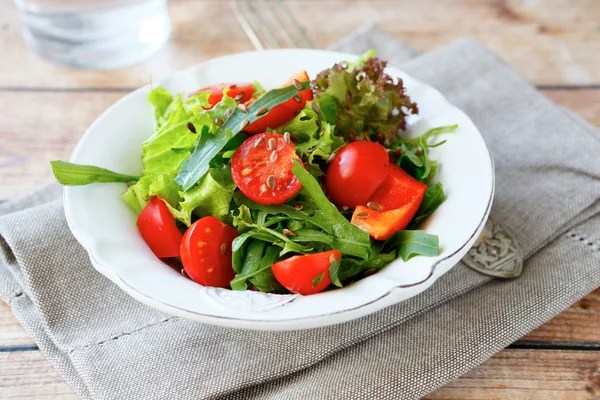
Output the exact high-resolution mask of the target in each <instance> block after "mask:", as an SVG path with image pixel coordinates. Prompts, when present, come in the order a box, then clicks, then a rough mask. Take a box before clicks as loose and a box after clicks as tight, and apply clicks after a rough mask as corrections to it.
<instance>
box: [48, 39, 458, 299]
mask: <svg viewBox="0 0 600 400" xmlns="http://www.w3.org/2000/svg"><path fill="white" fill-rule="evenodd" d="M385 67H386V62H385V61H382V60H380V59H378V58H376V57H375V51H374V50H371V51H368V52H367V53H365V54H363V55H362V56H361V57H360V58H358V59H357V60H356V61H355V62H342V63H339V64H335V65H333V66H332V67H331V68H329V69H326V70H324V71H322V72H321V73H319V74H318V75H317V76H316V77H315V79H314V80H313V81H312V82H310V81H308V80H304V79H308V77H307V75H306V74H305V73H304V75H303V78H302V79H300V77H301V76H302V75H301V74H297V75H294V77H296V78H295V79H291V80H290V81H289V82H292V83H293V84H289V83H288V85H289V86H286V87H282V88H278V89H274V90H270V91H265V89H264V88H263V87H262V86H261V84H260V83H259V82H254V83H253V84H252V88H253V89H254V91H253V94H252V99H251V100H250V101H249V102H247V103H246V105H242V104H238V101H242V100H240V98H241V97H240V95H238V97H236V98H235V99H234V98H231V97H229V96H228V95H227V92H226V91H225V92H223V93H224V95H223V96H222V99H221V97H219V99H216V100H215V99H214V96H213V97H211V93H212V92H211V90H210V89H209V90H204V91H201V92H197V93H195V94H193V95H191V96H190V97H189V98H185V97H184V96H181V95H174V94H172V93H170V92H169V91H167V90H166V89H164V88H163V87H156V88H154V89H152V90H150V92H149V93H148V103H149V107H150V111H151V115H152V120H153V125H154V130H153V133H152V135H149V138H148V139H147V140H146V141H145V142H144V143H143V144H142V148H141V161H142V163H143V166H144V168H143V171H142V172H141V173H140V174H139V176H131V175H124V174H119V173H116V172H112V171H110V170H107V169H104V168H99V167H95V166H88V165H77V164H71V163H68V162H63V161H52V162H51V165H52V170H53V172H54V175H55V177H56V179H57V180H58V181H59V182H60V183H62V184H64V185H86V184H90V183H97V182H123V183H127V184H128V188H127V191H125V193H123V194H122V198H123V200H124V201H125V202H126V203H127V204H128V205H129V207H130V208H131V209H132V210H133V211H134V212H135V213H136V214H140V213H141V212H142V210H144V208H145V207H146V206H147V205H148V203H149V202H150V204H152V203H156V202H157V200H156V199H155V198H156V197H158V198H159V199H160V200H162V202H160V203H163V202H164V204H165V206H166V208H165V207H164V206H163V212H164V214H166V215H169V212H170V214H171V215H172V216H173V218H174V219H175V220H177V227H176V228H174V230H175V231H176V232H177V234H179V231H181V232H182V233H183V232H184V230H185V229H187V227H189V226H191V225H192V224H194V223H195V222H196V221H197V220H199V219H204V217H208V216H211V217H214V218H217V219H218V220H220V221H221V222H219V221H215V220H214V219H213V220H212V222H214V223H215V224H217V225H219V224H220V225H221V226H225V225H223V224H226V225H229V226H228V227H227V229H229V230H231V232H232V234H231V236H230V237H229V239H228V240H229V241H228V242H218V243H217V244H218V245H219V246H221V247H218V248H217V249H220V251H221V253H219V256H224V255H225V254H229V253H227V252H228V251H229V250H230V251H231V269H233V271H228V272H230V273H231V275H226V276H225V278H224V280H225V281H228V280H229V279H230V277H231V276H233V279H231V281H230V287H231V289H232V290H258V291H261V292H268V293H288V289H286V288H285V287H284V286H282V284H280V283H279V282H278V281H277V279H276V278H275V276H274V273H273V268H272V266H273V264H276V263H278V262H280V261H283V260H288V259H289V258H290V257H294V256H300V257H295V258H294V259H293V260H290V261H291V262H294V261H295V260H297V259H301V258H302V257H301V256H302V255H305V254H315V253H321V252H325V251H331V250H338V251H339V252H340V253H341V256H340V257H339V259H337V260H336V259H335V257H334V255H333V254H332V255H330V256H329V264H328V269H327V270H325V272H320V273H316V272H315V273H314V274H315V275H313V274H312V273H311V274H310V276H309V280H308V283H307V284H309V285H310V286H312V288H314V287H315V286H317V285H324V284H323V279H326V277H327V275H326V274H327V273H328V274H329V278H330V279H331V285H329V289H333V288H336V287H337V288H341V287H343V286H345V285H348V284H351V283H352V282H354V281H356V280H359V279H362V278H363V277H365V276H368V275H370V274H372V273H374V272H376V271H377V270H380V269H381V268H383V267H385V266H386V265H388V264H389V263H391V262H392V261H394V260H395V259H397V258H402V260H404V261H408V260H409V259H411V258H412V257H415V256H417V255H421V256H428V257H435V256H437V255H438V253H439V238H438V237H437V236H435V235H432V234H429V233H427V232H425V231H423V230H418V229H419V226H421V225H422V224H423V222H425V221H426V220H427V218H429V217H430V216H431V215H432V214H433V213H434V212H435V211H436V210H437V209H438V208H439V207H440V205H441V204H442V203H443V202H444V200H445V198H446V196H445V193H444V188H443V185H442V183H439V182H438V183H435V182H434V178H435V175H436V171H437V167H438V164H437V161H436V160H432V159H431V158H430V156H429V149H431V148H433V147H437V146H440V145H443V144H444V143H445V140H439V141H434V140H433V139H434V138H435V137H436V136H438V135H440V134H444V133H451V132H454V131H456V130H457V128H458V127H457V126H456V125H453V126H442V127H438V128H434V129H430V130H429V131H427V132H426V133H425V134H423V135H421V136H419V137H415V138H404V137H403V136H402V132H401V131H402V130H403V129H405V127H406V117H407V116H409V115H410V114H414V113H418V108H417V105H416V104H415V103H414V102H412V101H411V99H410V98H409V97H408V96H407V95H406V93H405V89H404V86H403V82H402V80H401V79H393V78H392V77H391V76H389V75H388V74H386V73H385V71H384V70H385ZM298 79H300V80H302V82H299V81H298ZM219 87H220V86H216V88H219ZM228 87H230V88H233V87H234V86H233V85H231V86H228ZM247 87H250V86H247ZM211 89H212V90H214V89H215V87H213V88H211ZM307 90H310V91H312V95H310V96H308V97H307V96H305V95H306V94H307V93H310V92H307ZM313 95H314V98H313V97H312V96H313ZM242 96H243V95H242ZM248 98H249V97H248ZM211 99H212V100H211ZM292 99H293V101H292ZM310 99H312V100H310ZM290 107H292V109H291V112H290V113H289V114H286V116H285V118H281V119H280V122H279V123H277V124H273V125H272V126H277V127H278V128H277V129H276V130H275V132H276V133H279V134H283V139H284V140H283V142H285V143H286V146H289V145H290V143H293V146H294V150H295V152H296V155H297V156H298V158H299V160H298V159H293V158H292V159H293V161H291V164H292V166H291V172H289V169H288V170H287V172H288V173H289V176H290V179H293V180H294V183H295V184H296V185H297V183H298V182H299V183H300V184H301V185H302V189H301V190H300V191H299V192H297V193H291V194H290V196H293V197H289V198H287V201H286V200H285V199H283V200H281V204H260V203H257V202H256V201H253V200H250V199H249V198H248V197H246V195H244V194H243V193H242V191H241V190H240V188H238V187H237V186H236V183H234V179H236V181H235V182H237V184H238V185H240V186H242V184H240V181H238V180H237V175H235V174H234V176H233V177H232V168H233V170H234V171H242V172H243V171H251V170H252V169H251V168H250V167H249V164H245V165H244V167H241V168H239V169H237V170H236V169H235V168H236V159H237V160H239V159H240V156H239V154H240V153H241V152H238V153H237V154H238V156H237V157H236V151H237V150H238V148H239V147H240V146H241V145H242V144H243V143H244V142H245V141H246V139H248V138H249V133H247V132H244V128H245V127H246V126H247V125H248V124H251V123H253V122H255V121H257V120H258V119H259V118H263V117H264V116H266V115H270V114H273V113H276V112H275V111H273V110H274V109H276V108H277V109H279V110H282V109H284V108H290ZM293 107H295V108H293ZM284 121H287V122H285V123H283V122H284ZM282 123H283V124H282ZM265 126H271V125H266V124H265ZM248 130H250V129H248ZM284 133H285V134H284ZM271 135H272V136H273V134H272V133H271ZM255 139H256V137H255ZM271 140H274V141H276V143H275V146H276V145H277V141H279V140H280V139H279V136H276V135H274V137H272V138H271V139H269V141H271ZM355 140H370V141H376V142H378V143H380V144H382V145H384V146H385V147H386V149H387V151H388V154H389V155H390V162H392V163H395V164H397V165H398V166H399V167H401V168H402V169H403V170H404V171H406V172H407V173H408V174H409V175H410V176H411V177H412V178H414V179H416V180H418V181H420V182H422V183H424V184H426V185H427V189H426V190H425V194H424V197H423V200H422V202H421V204H420V206H419V208H418V211H417V212H416V215H415V216H414V217H413V219H412V220H411V222H410V224H408V226H407V227H406V230H402V231H397V232H395V233H394V234H393V235H392V232H393V230H392V231H390V232H389V233H388V235H387V236H385V237H389V235H392V236H391V237H389V239H387V240H385V241H383V240H380V241H376V240H372V239H371V237H370V235H369V233H368V232H365V231H363V230H361V229H359V228H357V227H356V226H355V225H353V224H352V223H351V222H350V217H351V215H352V209H348V208H347V207H345V208H344V207H341V209H338V207H337V206H336V205H334V204H333V203H332V202H331V201H330V200H329V195H328V194H327V193H326V192H327V190H326V189H324V188H325V187H326V185H325V175H326V174H327V169H328V163H330V162H332V160H333V162H335V161H336V160H337V159H339V157H341V156H338V157H337V158H336V155H338V154H341V153H339V151H340V149H341V148H342V147H343V146H345V145H346V144H348V143H349V142H352V141H355ZM247 143H248V142H247ZM259 145H261V146H267V147H266V148H267V150H268V152H266V153H264V154H266V157H264V158H259V164H260V163H262V165H264V164H265V161H263V160H267V162H271V163H275V162H276V161H277V159H278V157H279V158H280V159H281V158H283V157H282V156H281V154H283V153H281V152H280V153H277V151H274V149H275V147H269V146H271V144H269V143H264V144H260V143H259V144H256V145H255V146H254V148H255V149H256V148H257V147H259ZM284 147H285V146H284ZM288 149H290V148H289V147H288ZM280 150H281V148H279V149H278V151H280ZM272 151H273V152H272ZM342 151H343V150H342ZM271 152H272V153H271ZM290 153H291V154H292V155H294V153H293V151H292V150H291V149H290V151H289V153H288V154H290ZM248 154H252V153H248ZM383 155H385V152H383ZM294 157H295V155H294ZM249 158H250V157H249ZM242 160H243V161H242V162H245V161H246V159H243V158H242ZM254 165H256V164H252V168H254ZM242 168H248V169H247V170H246V169H244V170H242ZM286 168H289V166H288V167H286ZM384 172H385V170H384ZM248 173H250V172H248ZM292 174H293V175H292ZM331 176H332V175H330V177H331ZM273 178H275V176H273V175H269V176H268V177H267V174H265V176H261V177H260V179H261V180H259V181H258V185H260V184H261V183H262V186H258V185H257V187H261V188H262V187H264V190H265V191H266V190H267V188H270V189H271V190H274V189H273V188H274V186H275V185H274V184H271V183H272V182H275V181H274V180H273ZM384 178H385V176H384V177H383V178H382V179H384ZM407 179H410V178H407ZM296 180H297V182H296ZM410 181H411V182H413V183H414V180H412V179H410ZM278 182H280V181H278ZM267 185H271V186H267ZM420 188H421V192H420V193H422V190H424V189H425V186H423V185H420ZM261 190H263V189H261ZM392 192H393V191H392ZM244 193H247V194H248V192H244ZM393 193H396V192H393ZM273 194H276V193H273ZM248 196H250V197H251V198H253V199H255V200H257V201H259V200H260V199H261V198H258V199H257V198H256V197H253V196H252V193H251V192H250V194H248ZM151 200H152V201H151ZM272 202H275V201H272ZM266 203H269V202H266ZM368 204H369V203H367V205H368ZM365 206H366V205H365ZM414 207H415V208H416V207H417V206H416V205H415V206H414ZM379 209H380V210H381V207H380V208H379ZM167 210H168V211H167ZM386 211H387V210H386ZM144 212H145V211H144ZM412 212H413V213H414V208H413V209H412ZM411 215H412V214H411ZM168 219H169V220H171V218H170V217H169V218H168ZM206 219H210V218H206ZM355 223H356V222H355ZM217 225H212V226H213V227H216V226H217ZM405 225H406V224H403V226H405ZM195 226H198V225H195ZM392 226H395V225H392ZM232 227H233V228H235V231H237V237H235V235H236V232H235V231H234V229H233V228H232ZM214 229H216V228H214ZM190 231H191V230H187V232H190ZM204 232H205V233H207V234H209V235H210V234H211V232H212V231H211V230H210V229H209V228H206V230H205V231H204ZM234 237H235V238H234ZM373 237H376V236H373ZM385 237H383V238H385ZM179 242H180V240H177V241H176V242H175V243H176V245H177V250H176V252H175V253H174V254H179V250H178V249H179ZM193 243H194V245H193V246H196V247H199V248H200V247H202V246H205V245H206V243H204V242H201V241H199V242H193ZM336 253H337V252H336ZM304 259H307V258H304ZM182 260H183V256H182ZM212 262H213V261H211V263H212ZM279 265H281V264H279ZM186 268H187V267H186ZM228 268H229V267H228ZM275 268H277V266H276V267H275ZM208 270H210V271H208ZM207 271H208V272H207V273H212V271H213V267H212V264H211V266H210V268H208V269H207ZM276 272H277V270H276ZM234 274H235V275H234ZM213 275H216V274H214V273H213ZM190 276H191V275H190ZM278 277H280V275H279V274H278ZM327 282H328V281H327ZM316 290H317V289H313V292H314V291H316ZM318 290H321V287H319V288H318Z"/></svg>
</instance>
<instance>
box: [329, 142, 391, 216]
mask: <svg viewBox="0 0 600 400" xmlns="http://www.w3.org/2000/svg"><path fill="white" fill-rule="evenodd" d="M389 163H390V159H389V156H388V153H387V150H386V149H385V147H383V146H382V145H380V144H378V143H375V142H369V141H366V140H359V141H355V142H351V143H348V144H347V145H345V146H344V147H342V148H341V149H340V150H339V151H338V153H337V154H336V156H335V158H334V159H333V161H332V162H331V163H330V164H329V168H328V169H327V175H326V176H325V184H326V186H327V193H328V194H329V196H330V198H331V200H332V201H333V203H334V204H335V205H337V206H338V207H344V206H345V207H349V208H354V207H356V206H358V205H366V204H367V202H368V201H369V198H370V197H371V196H372V195H373V193H375V191H376V190H377V188H378V187H379V186H380V185H381V184H382V183H383V181H385V178H386V177H387V174H388V165H389Z"/></svg>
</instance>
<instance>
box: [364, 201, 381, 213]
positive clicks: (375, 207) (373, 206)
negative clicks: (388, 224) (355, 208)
mask: <svg viewBox="0 0 600 400" xmlns="http://www.w3.org/2000/svg"><path fill="white" fill-rule="evenodd" d="M367 207H369V208H370V209H371V210H375V211H381V210H383V208H382V207H381V206H380V205H379V204H377V203H375V202H374V201H370V202H368V203H367Z"/></svg>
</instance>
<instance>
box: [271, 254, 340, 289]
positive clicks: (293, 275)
mask: <svg viewBox="0 0 600 400" xmlns="http://www.w3.org/2000/svg"><path fill="white" fill-rule="evenodd" d="M332 255H333V258H334V259H335V260H336V261H337V260H339V259H340V256H341V253H340V252H339V250H331V251H324V252H322V253H316V254H307V255H303V256H295V257H292V258H288V259H287V260H284V261H280V262H278V263H275V264H273V265H272V266H271V269H272V270H273V275H275V279H277V282H279V283H281V285H282V286H283V287H285V288H286V289H288V290H289V291H290V292H294V293H298V294H304V295H306V294H314V293H319V292H320V291H321V290H323V289H325V288H326V287H327V286H329V284H330V283H331V277H330V276H329V267H330V266H331V259H330V257H331V256H332Z"/></svg>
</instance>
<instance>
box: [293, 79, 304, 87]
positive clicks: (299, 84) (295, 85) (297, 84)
mask: <svg viewBox="0 0 600 400" xmlns="http://www.w3.org/2000/svg"><path fill="white" fill-rule="evenodd" d="M293 82H294V87H295V88H296V89H298V90H300V89H302V84H301V83H300V81H299V80H298V79H296V78H294V80H293Z"/></svg>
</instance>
